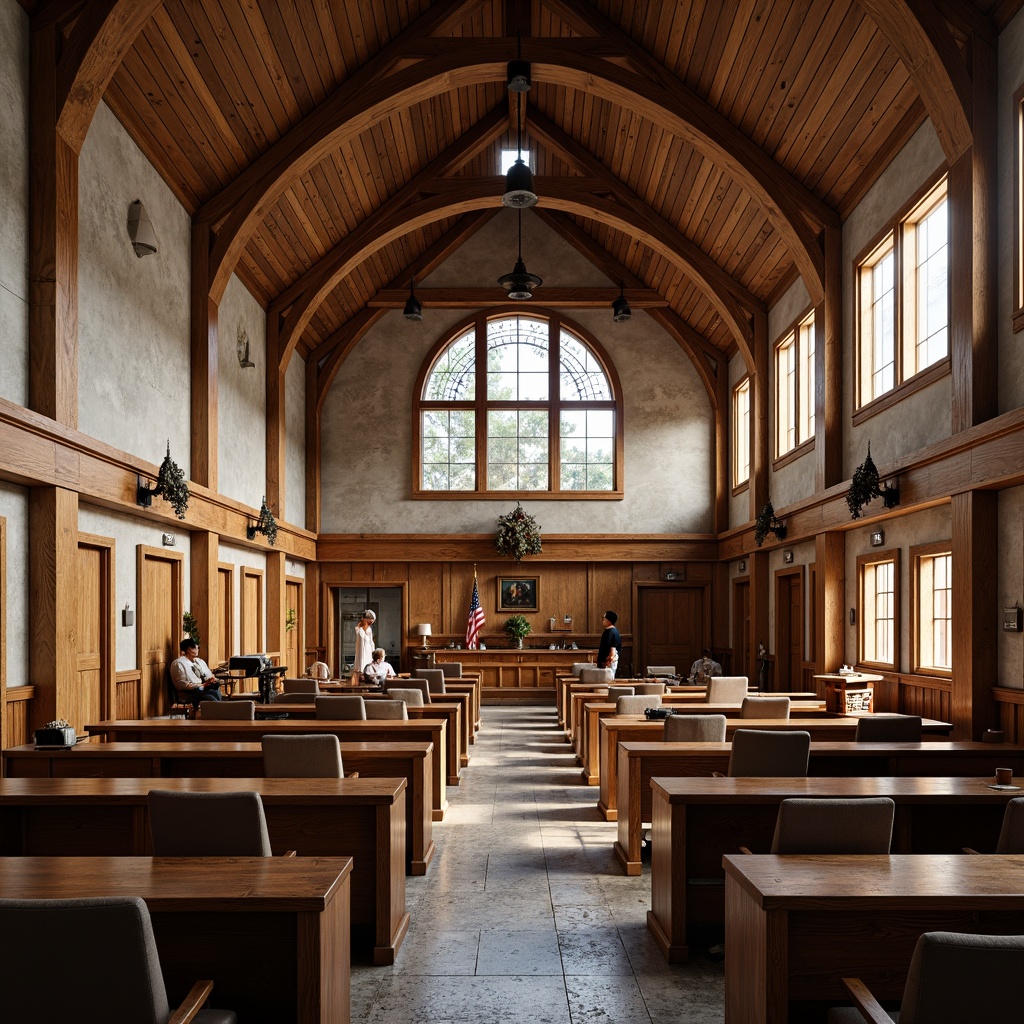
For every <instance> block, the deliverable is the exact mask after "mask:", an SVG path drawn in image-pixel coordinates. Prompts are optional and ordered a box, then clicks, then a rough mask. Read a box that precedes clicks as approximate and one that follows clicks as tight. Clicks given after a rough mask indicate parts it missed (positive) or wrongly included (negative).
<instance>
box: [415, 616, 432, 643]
mask: <svg viewBox="0 0 1024 1024" xmlns="http://www.w3.org/2000/svg"><path fill="white" fill-rule="evenodd" d="M416 635H417V636H421V637H423V650H426V649H427V637H428V636H430V623H429V622H421V623H420V624H419V625H418V626H417V627H416Z"/></svg>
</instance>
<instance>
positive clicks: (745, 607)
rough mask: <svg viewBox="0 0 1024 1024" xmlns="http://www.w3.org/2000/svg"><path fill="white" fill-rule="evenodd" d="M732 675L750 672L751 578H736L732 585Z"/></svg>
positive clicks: (749, 674) (748, 675) (743, 674)
mask: <svg viewBox="0 0 1024 1024" xmlns="http://www.w3.org/2000/svg"><path fill="white" fill-rule="evenodd" d="M730 669H731V671H730V673H729V674H730V675H735V676H746V677H747V678H748V679H749V678H750V676H751V673H750V580H749V579H743V580H735V581H734V582H733V585H732V663H731V665H730Z"/></svg>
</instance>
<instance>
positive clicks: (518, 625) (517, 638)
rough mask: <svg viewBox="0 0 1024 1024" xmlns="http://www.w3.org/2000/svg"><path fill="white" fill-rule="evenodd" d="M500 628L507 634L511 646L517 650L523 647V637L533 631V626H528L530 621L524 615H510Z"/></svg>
mask: <svg viewBox="0 0 1024 1024" xmlns="http://www.w3.org/2000/svg"><path fill="white" fill-rule="evenodd" d="M502 628H503V629H504V630H505V632H506V633H508V635H509V638H510V639H511V640H512V645H513V646H514V647H519V648H521V647H522V646H523V637H525V636H528V635H529V634H530V633H531V632H532V631H533V626H531V625H530V620H529V619H527V617H526V616H525V615H510V616H509V617H508V618H507V619H506V620H505V625H504V626H503V627H502Z"/></svg>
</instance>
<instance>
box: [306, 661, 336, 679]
mask: <svg viewBox="0 0 1024 1024" xmlns="http://www.w3.org/2000/svg"><path fill="white" fill-rule="evenodd" d="M306 675H307V676H308V677H309V678H310V679H330V678H331V669H330V666H329V665H328V664H327V662H325V661H314V662H313V664H312V665H310V666H309V668H307V669H306Z"/></svg>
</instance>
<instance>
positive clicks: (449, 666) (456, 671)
mask: <svg viewBox="0 0 1024 1024" xmlns="http://www.w3.org/2000/svg"><path fill="white" fill-rule="evenodd" d="M437 667H438V668H439V669H440V670H441V671H442V672H443V673H444V677H445V679H461V678H462V662H461V661H439V662H438V663H437ZM422 674H425V673H421V675H422Z"/></svg>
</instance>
